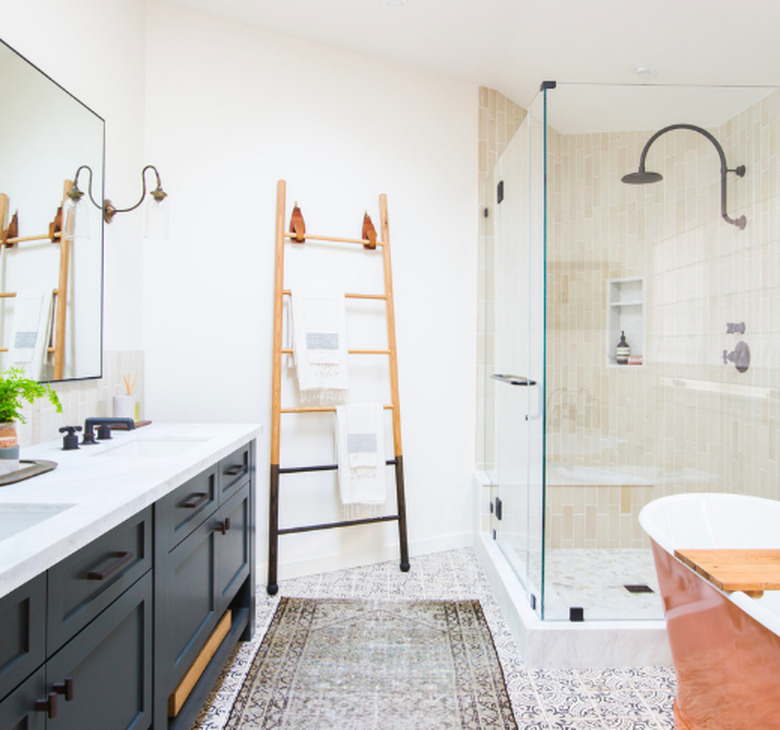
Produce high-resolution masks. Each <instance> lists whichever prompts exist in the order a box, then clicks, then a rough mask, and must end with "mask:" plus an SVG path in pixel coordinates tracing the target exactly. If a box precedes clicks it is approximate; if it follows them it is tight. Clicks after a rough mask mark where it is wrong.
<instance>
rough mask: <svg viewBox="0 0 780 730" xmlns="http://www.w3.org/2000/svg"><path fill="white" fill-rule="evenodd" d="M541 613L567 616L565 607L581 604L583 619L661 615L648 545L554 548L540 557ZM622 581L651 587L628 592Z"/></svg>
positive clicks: (625, 583) (651, 617) (651, 555)
mask: <svg viewBox="0 0 780 730" xmlns="http://www.w3.org/2000/svg"><path fill="white" fill-rule="evenodd" d="M545 574H546V577H547V583H546V594H545V614H544V615H545V618H547V619H561V620H568V618H569V608H570V607H574V606H576V607H580V608H583V609H584V616H585V620H586V621H587V620H600V619H604V620H613V619H627V620H630V619H662V618H663V617H664V613H663V604H662V602H661V595H660V592H659V590H658V581H657V579H656V573H655V565H654V564H653V554H652V552H651V551H650V549H625V548H621V549H614V550H609V549H579V548H571V549H559V550H549V551H548V552H547V555H546V558H545ZM626 585H641V586H647V587H648V588H650V590H651V591H652V592H635V593H632V592H631V591H629V590H628V589H627V588H626Z"/></svg>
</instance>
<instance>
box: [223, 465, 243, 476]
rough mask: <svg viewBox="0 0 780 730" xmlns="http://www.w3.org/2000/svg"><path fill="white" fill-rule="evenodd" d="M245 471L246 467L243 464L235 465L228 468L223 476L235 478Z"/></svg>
mask: <svg viewBox="0 0 780 730" xmlns="http://www.w3.org/2000/svg"><path fill="white" fill-rule="evenodd" d="M245 471H246V467H245V466H244V465H243V464H235V465H234V466H229V467H228V468H227V469H225V471H224V472H223V474H227V475H228V476H231V477H237V476H238V475H239V474H243V473H244V472H245Z"/></svg>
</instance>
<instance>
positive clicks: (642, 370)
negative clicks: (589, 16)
mask: <svg viewBox="0 0 780 730" xmlns="http://www.w3.org/2000/svg"><path fill="white" fill-rule="evenodd" d="M553 93H565V89H561V88H559V89H558V90H556V91H555V92H553ZM501 100H502V97H501V96H500V95H499V94H497V93H496V92H492V91H490V90H488V89H484V88H483V89H480V176H481V181H483V180H485V178H486V177H487V176H488V175H489V173H490V171H491V170H492V168H493V166H494V164H495V161H496V160H497V159H498V157H499V155H500V153H501V151H503V148H504V146H505V145H503V144H499V139H500V135H499V132H498V130H499V129H500V128H502V127H503V128H504V129H505V134H506V137H505V140H506V141H508V139H509V138H511V133H512V132H513V131H514V130H515V129H516V128H517V125H519V123H520V122H521V121H522V119H523V117H524V116H525V112H524V110H522V109H520V108H519V107H517V111H513V112H512V114H511V115H509V118H508V117H507V114H506V108H507V107H506V105H507V104H511V102H509V101H508V100H506V99H504V100H503V101H501ZM499 102H500V103H502V104H504V110H505V111H504V115H503V117H500V115H499V113H498V108H499V106H500V103H499ZM514 107H515V105H512V108H513V109H514ZM515 120H516V122H517V125H515ZM654 131H656V130H654V129H648V130H646V131H641V132H613V133H602V134H577V135H562V134H559V133H557V132H556V131H555V130H554V129H551V130H549V136H548V144H549V161H550V170H549V186H550V187H549V189H548V194H549V205H548V210H549V219H548V225H549V240H548V268H547V276H548V281H547V286H548V299H547V317H548V332H547V381H546V392H547V403H546V406H547V410H546V412H547V421H546V429H547V461H548V465H549V464H568V465H576V466H579V467H584V468H585V471H586V473H587V472H588V470H590V478H589V479H585V480H584V481H583V483H582V484H578V485H576V486H574V485H571V484H567V483H565V482H566V481H567V480H565V479H564V480H562V481H561V483H560V484H558V483H556V480H555V479H550V478H549V477H550V474H549V472H551V471H552V469H548V485H547V515H546V520H547V523H546V524H547V530H546V544H547V546H548V547H552V548H556V547H559V548H561V547H565V548H570V547H572V548H573V547H639V546H643V545H646V544H647V542H646V539H645V538H644V536H643V533H642V531H641V529H640V527H639V524H638V520H637V515H638V512H639V510H640V509H641V507H642V506H643V505H644V504H646V503H647V502H648V501H650V500H651V499H654V498H657V497H660V496H663V495H665V494H671V493H675V492H689V491H705V490H709V491H730V492H739V493H748V494H757V495H760V496H767V497H771V498H775V499H780V478H778V458H779V457H780V428H779V427H780V159H779V158H778V147H780V140H779V139H778V137H780V94H779V93H778V92H775V93H773V94H772V95H771V96H768V97H767V98H765V99H764V100H763V101H761V102H759V103H757V104H756V105H754V106H753V107H751V108H749V109H747V110H745V111H744V112H742V113H740V114H738V115H736V116H735V117H734V118H733V119H731V120H730V121H728V122H727V123H725V124H723V125H721V126H720V127H718V128H710V129H709V131H711V132H712V133H713V134H714V135H715V136H716V137H717V138H718V139H719V140H720V142H721V144H722V146H723V148H724V150H725V153H726V157H727V160H728V162H729V165H730V167H735V166H736V165H738V164H745V165H746V167H747V174H746V176H745V177H744V178H741V179H740V178H737V177H736V176H734V175H733V174H730V175H729V177H728V185H729V199H728V210H729V213H730V214H731V215H732V217H737V216H738V215H741V214H743V213H744V214H745V215H746V216H747V219H748V224H747V227H746V228H745V230H744V231H740V230H738V229H737V228H736V227H734V226H731V225H728V224H727V223H725V222H724V221H722V220H721V218H720V215H719V211H720V178H719V170H718V167H719V165H718V159H717V155H716V154H715V150H714V148H713V147H712V145H711V143H710V142H708V141H707V140H706V139H704V138H703V137H702V136H700V135H697V134H695V133H692V132H685V131H681V132H673V133H669V134H666V135H664V136H663V137H661V138H659V139H658V141H657V142H656V143H655V144H654V145H653V150H652V157H653V160H654V161H655V168H656V169H659V171H661V172H663V173H664V181H663V182H662V183H660V184H656V185H651V186H636V187H635V186H628V185H624V184H622V183H621V182H620V178H621V176H622V175H623V174H625V173H626V172H628V171H631V170H634V169H636V166H637V162H638V159H639V153H640V151H641V149H642V147H643V145H644V143H645V142H646V141H647V139H648V138H649V136H650V135H651V134H652V133H653V132H654ZM492 192H493V190H492V186H491V187H490V189H489V191H488V194H492ZM484 196H485V193H484V191H483V197H482V199H481V200H480V207H479V211H480V215H482V211H483V210H484V208H485V197H484ZM481 231H482V235H481V236H480V241H479V245H480V262H481V268H480V272H479V305H480V319H479V326H480V331H479V332H478V341H479V352H480V353H481V362H480V368H479V381H478V397H479V399H480V400H479V405H480V413H483V414H484V418H483V419H480V421H479V422H478V428H477V463H478V464H480V465H481V466H482V467H483V468H485V469H490V468H491V467H492V454H493V442H492V436H491V433H490V429H491V426H492V413H490V412H489V403H490V400H491V398H490V396H491V392H490V390H489V388H490V381H489V380H487V379H486V375H487V374H488V373H489V372H490V371H491V365H492V361H491V352H492V339H491V336H492V327H493V323H492V322H491V320H490V316H489V311H490V307H489V306H488V305H489V304H490V303H491V299H492V291H491V288H490V286H489V285H488V283H487V282H489V279H490V277H489V276H488V274H489V273H490V270H491V266H492V248H491V244H492V221H491V220H490V219H483V220H482V224H481ZM627 277H642V278H643V280H644V296H645V306H644V312H645V332H646V335H645V351H644V364H643V365H642V366H641V367H640V366H623V367H621V366H608V364H607V355H608V353H609V352H612V353H614V347H615V345H616V344H617V343H616V342H613V341H611V339H610V337H609V336H608V334H607V331H606V330H607V327H606V325H607V292H606V289H607V280H608V279H611V278H627ZM727 322H745V325H746V331H745V334H744V335H739V334H727V333H726V323H727ZM613 339H614V338H613ZM740 340H741V341H744V342H746V343H747V344H748V346H749V347H750V352H751V365H750V368H749V370H748V371H747V372H746V373H739V372H737V370H736V368H735V367H734V365H733V364H731V363H729V364H724V363H723V351H724V350H726V351H727V352H732V351H733V350H734V347H735V346H736V344H737V342H739V341H740Z"/></svg>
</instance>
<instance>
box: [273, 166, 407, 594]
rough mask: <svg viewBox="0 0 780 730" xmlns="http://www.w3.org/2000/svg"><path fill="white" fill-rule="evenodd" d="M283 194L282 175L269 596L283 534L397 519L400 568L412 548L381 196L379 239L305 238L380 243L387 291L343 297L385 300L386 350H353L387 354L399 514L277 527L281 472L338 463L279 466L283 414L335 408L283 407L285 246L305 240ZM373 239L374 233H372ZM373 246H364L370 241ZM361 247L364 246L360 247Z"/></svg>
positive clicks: (329, 467)
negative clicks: (290, 223) (288, 223)
mask: <svg viewBox="0 0 780 730" xmlns="http://www.w3.org/2000/svg"><path fill="white" fill-rule="evenodd" d="M285 195H286V186H285V181H284V180H279V182H278V183H277V187H276V262H275V276H274V334H273V337H274V352H273V381H272V414H271V475H270V476H271V482H270V491H269V509H268V522H269V529H268V537H269V542H268V585H267V590H268V593H269V594H270V595H274V594H275V593H276V592H277V591H278V590H279V586H278V584H277V565H278V555H279V552H278V551H279V536H280V535H286V534H292V533H298V532H310V531H313V530H326V529H330V528H336V527H349V526H351V525H365V524H369V523H375V522H389V521H397V522H398V538H399V543H400V554H401V563H400V568H401V570H402V571H404V572H406V571H408V570H409V567H410V566H409V550H408V546H407V536H406V498H405V496H404V469H403V451H402V448H401V406H400V401H399V396H398V361H397V356H396V340H395V309H394V306H393V277H392V269H391V266H390V225H389V222H388V216H387V196H385V195H384V194H383V195H380V196H379V217H380V233H381V240H378V241H367V240H362V239H355V238H337V237H334V236H316V235H311V234H309V233H306V236H305V240H306V241H326V242H329V243H344V244H361V246H362V247H365V248H373V247H374V246H375V247H376V248H381V250H382V263H383V267H384V293H383V294H356V293H347V294H345V296H346V297H347V298H351V299H379V300H384V301H385V310H386V315H387V349H386V350H368V349H351V350H349V354H350V355H364V354H372V355H377V354H380V355H387V356H388V357H389V366H390V367H389V371H390V392H391V399H392V403H390V404H389V405H385V408H386V409H391V410H392V413H393V444H394V450H395V458H393V459H389V460H388V461H387V465H388V466H394V467H395V485H396V506H397V513H396V514H393V515H387V516H382V517H370V518H365V519H357V520H347V521H342V522H328V523H322V524H317V525H300V526H297V527H287V528H283V529H280V528H279V477H280V476H281V475H283V474H293V473H301V472H316V471H335V470H337V469H338V465H337V464H318V465H311V466H296V467H280V464H279V458H280V451H281V435H280V434H281V417H282V415H283V414H287V413H316V412H322V411H335V408H334V407H328V406H312V407H303V406H301V407H289V408H282V355H283V354H289V353H291V352H292V351H291V350H290V349H284V348H283V347H282V337H283V320H284V297H285V296H289V295H290V290H289V289H285V288H284V245H285V241H286V240H288V239H289V240H291V241H298V242H300V241H301V238H302V237H303V231H304V230H305V227H304V226H303V221H302V219H301V221H300V223H299V225H298V227H297V228H296V229H295V230H294V231H293V232H290V233H288V232H286V231H285V225H284V221H285V206H286V201H285ZM371 238H374V236H371ZM369 242H370V243H371V246H370V247H369V246H366V243H369ZM360 250H362V248H361V249H360Z"/></svg>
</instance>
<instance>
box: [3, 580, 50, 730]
mask: <svg viewBox="0 0 780 730" xmlns="http://www.w3.org/2000/svg"><path fill="white" fill-rule="evenodd" d="M0 630H1V631H2V638H1V639H0V698H2V697H5V696H6V695H7V694H8V693H9V692H10V691H11V690H12V689H13V688H14V687H16V686H17V685H18V684H19V683H20V682H21V681H22V680H23V679H24V678H25V677H27V676H28V675H29V674H31V673H32V672H33V671H34V670H35V669H36V668H37V667H39V666H41V664H43V662H44V660H45V659H46V576H45V575H44V574H41V575H39V576H37V577H36V578H33V579H32V580H31V581H29V582H28V583H25V584H24V585H23V586H21V587H20V588H17V589H16V590H15V591H13V592H12V593H9V594H8V595H7V596H4V597H3V598H2V599H0ZM0 727H6V726H5V725H3V724H1V723H0Z"/></svg>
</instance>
